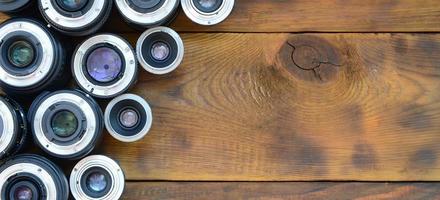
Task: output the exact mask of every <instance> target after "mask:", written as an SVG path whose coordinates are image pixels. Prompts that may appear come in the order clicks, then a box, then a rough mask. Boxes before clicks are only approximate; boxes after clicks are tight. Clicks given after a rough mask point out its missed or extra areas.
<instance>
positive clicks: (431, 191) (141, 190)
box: [122, 182, 440, 200]
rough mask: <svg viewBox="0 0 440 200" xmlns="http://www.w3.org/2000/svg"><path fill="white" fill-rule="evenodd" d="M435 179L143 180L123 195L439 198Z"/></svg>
mask: <svg viewBox="0 0 440 200" xmlns="http://www.w3.org/2000/svg"><path fill="white" fill-rule="evenodd" d="M439 191H440V184H438V183H338V182H334V183H331V182H324V183H323V182H317V183H305V182H303V183H297V182H275V183H273V182H268V183H266V182H260V183H254V182H238V183H237V182H221V183H213V182H208V183H205V182H193V183H191V182H189V183H188V182H146V183H133V182H132V183H128V184H127V188H126V191H125V193H124V196H123V198H122V199H126V200H131V199H133V200H135V199H136V200H140V199H149V200H155V199H158V200H159V199H160V200H164V199H191V200H192V199H211V200H223V199H225V200H226V199H228V200H229V199H237V200H239V199H255V200H257V199H271V200H278V199H329V200H331V199H335V200H336V199H337V200H345V199H347V200H348V199H357V200H368V199H383V200H385V199H399V200H406V199H408V200H417V199H423V200H426V199H440V192H439Z"/></svg>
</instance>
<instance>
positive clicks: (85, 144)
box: [29, 90, 103, 159]
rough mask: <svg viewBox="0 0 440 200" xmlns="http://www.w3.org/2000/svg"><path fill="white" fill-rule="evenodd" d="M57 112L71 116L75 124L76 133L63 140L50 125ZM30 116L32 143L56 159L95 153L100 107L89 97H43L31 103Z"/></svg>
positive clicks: (62, 94)
mask: <svg viewBox="0 0 440 200" xmlns="http://www.w3.org/2000/svg"><path fill="white" fill-rule="evenodd" d="M60 111H68V112H70V113H72V115H73V116H74V117H75V119H76V120H77V121H78V125H77V127H76V129H75V131H74V132H73V133H72V134H71V135H68V136H66V137H65V136H63V135H57V132H56V131H54V128H56V127H53V123H52V122H53V119H54V116H56V114H57V113H59V112H60ZM29 115H30V116H29V118H30V120H31V128H32V130H33V136H34V140H35V142H36V143H37V144H38V145H39V146H40V147H41V148H42V149H43V150H44V151H46V152H47V153H49V154H50V155H52V156H55V157H59V158H68V159H77V158H81V157H84V156H85V155H87V154H88V153H90V152H91V151H92V150H93V149H94V147H95V145H96V144H97V143H98V142H99V140H100V138H101V135H102V130H103V124H102V112H101V110H100V107H99V105H98V104H97V103H96V102H95V101H94V100H93V99H92V98H91V97H90V96H88V95H86V94H84V93H82V92H80V91H75V90H61V91H57V92H53V93H43V94H42V95H40V96H39V97H37V99H36V100H35V101H34V103H32V106H31V109H30V110H29Z"/></svg>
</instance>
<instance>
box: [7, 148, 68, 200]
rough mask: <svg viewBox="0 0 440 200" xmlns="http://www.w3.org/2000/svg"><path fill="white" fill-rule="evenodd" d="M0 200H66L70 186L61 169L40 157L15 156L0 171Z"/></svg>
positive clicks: (29, 155)
mask: <svg viewBox="0 0 440 200" xmlns="http://www.w3.org/2000/svg"><path fill="white" fill-rule="evenodd" d="M0 180H2V181H0V191H1V196H0V199H14V200H28V199H29V200H35V199H54V200H65V199H68V197H69V186H68V182H67V179H66V176H65V175H64V174H63V172H62V171H61V169H60V168H59V167H58V166H56V165H55V164H54V163H52V162H51V161H49V160H47V159H46V158H44V157H41V156H38V155H31V154H24V155H20V156H16V157H14V158H12V159H10V160H8V161H7V162H5V163H4V164H3V165H2V166H1V167H0Z"/></svg>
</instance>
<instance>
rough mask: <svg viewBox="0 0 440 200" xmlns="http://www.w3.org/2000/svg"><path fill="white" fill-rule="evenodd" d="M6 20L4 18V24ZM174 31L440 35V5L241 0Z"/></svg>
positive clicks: (432, 1) (396, 0) (387, 0)
mask: <svg viewBox="0 0 440 200" xmlns="http://www.w3.org/2000/svg"><path fill="white" fill-rule="evenodd" d="M113 16H115V15H113ZM5 18H6V17H5V15H0V21H2V20H4V19H5ZM112 21H113V22H112V23H111V25H110V28H109V29H107V31H112V30H113V31H117V32H121V31H124V32H125V31H133V30H132V29H128V28H127V27H126V26H125V24H124V23H121V20H119V18H118V19H115V17H112ZM118 21H119V22H118ZM172 27H173V28H175V29H176V30H178V31H190V32H200V31H209V32H211V31H213V32H438V31H440V1H438V0H423V1H415V0H379V1H378V0H363V1H358V0H348V1H347V0H283V1H272V0H236V2H235V8H234V10H233V12H232V14H231V15H230V17H229V18H228V19H227V20H226V21H225V22H224V23H222V24H219V25H216V26H210V27H206V26H200V25H196V24H195V23H192V22H191V21H190V20H189V19H188V18H187V17H186V16H185V14H184V13H183V12H181V13H180V14H179V16H178V17H177V19H176V21H175V22H174V23H173V24H172Z"/></svg>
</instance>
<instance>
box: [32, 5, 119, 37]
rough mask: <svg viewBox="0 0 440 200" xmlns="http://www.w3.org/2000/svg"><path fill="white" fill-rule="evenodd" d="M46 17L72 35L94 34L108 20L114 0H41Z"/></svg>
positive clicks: (51, 23) (52, 23)
mask: <svg viewBox="0 0 440 200" xmlns="http://www.w3.org/2000/svg"><path fill="white" fill-rule="evenodd" d="M38 2H39V9H40V12H41V13H42V15H43V17H44V19H45V20H46V21H47V22H48V23H49V24H50V25H52V26H53V27H54V28H55V29H57V30H58V31H60V32H62V33H64V34H67V35H72V36H84V35H89V34H92V33H94V32H96V31H98V29H100V28H101V27H102V26H103V25H104V23H105V21H107V19H108V17H109V15H110V11H111V8H112V4H113V1H109V0H39V1H38Z"/></svg>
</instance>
